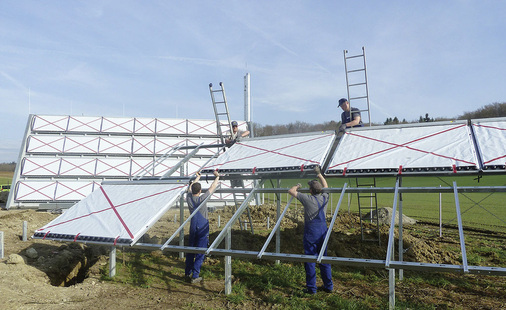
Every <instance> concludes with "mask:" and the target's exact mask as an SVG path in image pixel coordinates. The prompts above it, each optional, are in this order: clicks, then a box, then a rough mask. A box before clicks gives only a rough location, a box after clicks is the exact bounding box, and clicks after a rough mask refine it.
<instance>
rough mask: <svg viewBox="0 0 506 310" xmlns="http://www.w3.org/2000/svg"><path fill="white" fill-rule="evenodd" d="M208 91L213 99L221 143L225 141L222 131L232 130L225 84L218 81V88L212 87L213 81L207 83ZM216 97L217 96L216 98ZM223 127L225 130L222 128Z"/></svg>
mask: <svg viewBox="0 0 506 310" xmlns="http://www.w3.org/2000/svg"><path fill="white" fill-rule="evenodd" d="M209 92H210V93H211V100H212V101H213V108H214V115H215V117H216V128H217V129H218V135H219V136H220V139H221V143H222V144H223V143H225V137H223V132H224V131H227V130H229V131H230V134H232V133H233V131H232V122H231V121H230V114H229V113H228V104H227V96H226V95H225V86H224V85H223V82H220V89H216V90H214V89H213V83H209ZM216 97H218V98H216ZM224 129H225V130H224Z"/></svg>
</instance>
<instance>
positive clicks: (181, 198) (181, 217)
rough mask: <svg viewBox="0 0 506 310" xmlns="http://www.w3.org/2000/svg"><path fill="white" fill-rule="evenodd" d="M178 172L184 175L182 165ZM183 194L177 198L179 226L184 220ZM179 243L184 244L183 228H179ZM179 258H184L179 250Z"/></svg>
mask: <svg viewBox="0 0 506 310" xmlns="http://www.w3.org/2000/svg"><path fill="white" fill-rule="evenodd" d="M180 174H181V176H183V175H184V167H181V169H180ZM183 196H184V194H183V195H181V197H180V198H179V224H180V225H181V226H182V225H183V222H184V197H183ZM167 244H169V243H168V242H167ZM179 245H180V246H184V229H181V230H180V231H179ZM179 258H180V259H183V258H184V252H179Z"/></svg>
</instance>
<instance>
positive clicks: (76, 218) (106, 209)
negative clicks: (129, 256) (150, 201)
mask: <svg viewBox="0 0 506 310" xmlns="http://www.w3.org/2000/svg"><path fill="white" fill-rule="evenodd" d="M97 185H98V184H97ZM98 186H100V185H98ZM185 186H186V185H181V186H178V187H176V188H171V189H168V190H164V191H161V192H159V193H154V194H151V195H148V196H145V197H141V198H137V199H134V200H131V201H127V202H125V203H122V204H119V205H117V206H115V207H116V208H119V207H122V206H125V205H128V204H130V203H134V202H137V201H140V200H143V199H147V198H150V197H154V196H157V195H161V194H164V193H167V192H171V191H173V190H178V189H181V188H182V187H185ZM100 188H102V187H100ZM111 209H113V210H114V208H113V207H110V208H105V209H102V210H98V211H93V212H90V213H88V214H85V215H81V216H78V217H75V218H73V219H69V220H66V221H63V222H60V223H56V224H53V225H49V226H46V227H44V229H48V228H51V227H55V226H59V225H63V224H66V223H70V222H73V221H76V220H80V219H82V218H86V217H88V216H91V215H94V214H99V213H102V212H105V211H108V210H111ZM39 230H42V228H41V229H39Z"/></svg>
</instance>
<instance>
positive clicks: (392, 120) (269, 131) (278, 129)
mask: <svg viewBox="0 0 506 310" xmlns="http://www.w3.org/2000/svg"><path fill="white" fill-rule="evenodd" d="M493 117H506V102H502V103H498V102H496V103H492V104H488V105H485V106H483V107H481V108H479V109H477V110H476V111H473V112H464V113H463V114H462V115H459V116H457V117H456V118H447V117H436V118H434V117H430V116H429V113H426V114H425V115H424V116H420V118H419V119H418V120H413V121H407V120H406V119H405V118H403V119H402V121H401V120H399V118H398V117H397V116H395V117H389V118H387V119H386V120H385V121H384V122H383V123H382V124H378V123H376V124H373V126H378V125H394V124H408V123H425V122H439V121H449V120H454V119H478V118H493ZM340 125H341V121H339V122H336V121H330V122H324V123H322V124H309V123H306V122H301V121H296V122H294V123H289V124H277V125H261V124H258V123H253V124H252V126H253V130H254V133H255V137H263V136H274V135H283V134H292V133H303V132H314V131H325V130H336V129H338V128H339V126H340Z"/></svg>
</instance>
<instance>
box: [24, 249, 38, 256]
mask: <svg viewBox="0 0 506 310" xmlns="http://www.w3.org/2000/svg"><path fill="white" fill-rule="evenodd" d="M26 257H28V258H37V257H39V253H37V250H35V249H34V248H29V249H28V250H26Z"/></svg>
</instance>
